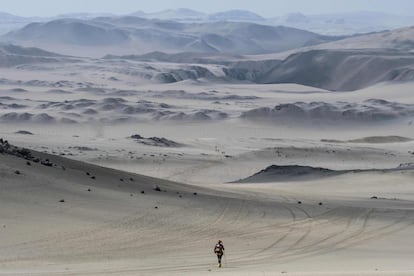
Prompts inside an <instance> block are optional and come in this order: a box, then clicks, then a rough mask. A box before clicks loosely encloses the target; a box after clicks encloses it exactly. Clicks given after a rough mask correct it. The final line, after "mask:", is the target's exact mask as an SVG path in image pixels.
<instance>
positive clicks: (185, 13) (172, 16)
mask: <svg viewBox="0 0 414 276" xmlns="http://www.w3.org/2000/svg"><path fill="white" fill-rule="evenodd" d="M131 15H133V16H139V17H144V18H149V19H161V20H177V21H187V20H189V21H192V20H203V19H204V18H206V16H207V14H205V13H202V12H199V11H195V10H191V9H184V8H181V9H170V10H163V11H160V12H155V13H144V12H137V13H133V14H131Z"/></svg>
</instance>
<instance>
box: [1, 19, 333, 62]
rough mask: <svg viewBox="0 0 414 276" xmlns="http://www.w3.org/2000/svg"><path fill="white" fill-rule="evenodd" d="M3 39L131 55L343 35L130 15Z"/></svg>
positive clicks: (47, 26)
mask: <svg viewBox="0 0 414 276" xmlns="http://www.w3.org/2000/svg"><path fill="white" fill-rule="evenodd" d="M1 39H2V40H3V41H7V42H12V43H15V44H22V45H26V46H34V47H40V48H44V49H46V50H49V51H55V52H58V53H63V54H70V55H82V53H80V52H82V51H85V48H90V50H91V49H92V48H91V47H93V49H92V50H93V51H94V52H95V53H100V51H99V50H100V48H102V54H103V53H104V52H105V51H106V52H105V54H111V53H112V54H114V53H119V52H122V51H123V53H124V54H125V52H128V51H129V54H143V53H146V52H150V51H164V52H169V53H174V52H175V53H176V52H203V53H228V54H265V53H274V52H281V51H286V50H290V49H295V48H299V47H305V46H311V45H317V44H320V43H326V42H330V41H334V40H337V39H339V38H338V37H328V36H322V35H319V34H316V33H312V32H309V31H303V30H299V29H294V28H289V27H282V26H277V27H274V26H268V25H259V24H255V23H247V22H209V23H180V22H175V21H170V20H158V19H144V18H140V17H133V16H127V17H98V18H94V19H91V20H83V19H57V20H52V21H48V22H40V23H30V24H28V25H26V26H25V27H23V28H21V29H18V30H15V31H12V32H9V33H8V34H6V35H4V36H2V37H1ZM103 48H104V49H103ZM62 49H63V50H62ZM79 49H80V50H79ZM79 51H80V52H79ZM98 56H99V55H98Z"/></svg>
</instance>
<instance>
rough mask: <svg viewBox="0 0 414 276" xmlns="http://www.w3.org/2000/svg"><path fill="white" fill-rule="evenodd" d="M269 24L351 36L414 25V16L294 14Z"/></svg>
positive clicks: (370, 13)
mask: <svg viewBox="0 0 414 276" xmlns="http://www.w3.org/2000/svg"><path fill="white" fill-rule="evenodd" d="M268 23H269V24H275V25H285V26H290V27H295V28H299V29H304V30H309V31H313V32H317V33H321V34H330V35H338V34H339V35H344V34H346V35H349V34H356V33H369V32H377V31H383V30H389V29H396V28H401V27H405V26H410V25H414V16H401V15H393V14H386V13H378V12H352V13H351V12H350V13H334V14H317V15H304V14H301V13H292V14H287V15H284V16H280V17H278V18H274V19H268Z"/></svg>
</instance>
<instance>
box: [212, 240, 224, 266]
mask: <svg viewBox="0 0 414 276" xmlns="http://www.w3.org/2000/svg"><path fill="white" fill-rule="evenodd" d="M214 253H215V254H216V256H217V260H218V267H221V258H222V257H223V255H224V245H223V242H222V241H221V240H218V241H217V243H216V245H215V246H214Z"/></svg>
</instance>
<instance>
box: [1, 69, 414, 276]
mask: <svg viewBox="0 0 414 276" xmlns="http://www.w3.org/2000/svg"><path fill="white" fill-rule="evenodd" d="M8 72H9V74H10V75H9V76H11V78H12V77H13V76H14V75H13V72H10V71H8ZM14 73H15V74H16V75H15V78H16V79H17V78H21V79H22V80H23V79H24V78H25V76H24V74H20V73H19V72H14ZM38 74H39V75H38V76H36V78H37V79H46V78H47V77H46V75H47V74H46V73H45V75H43V73H42V72H41V71H38ZM55 74H57V75H58V76H62V75H60V74H61V72H55ZM88 76H89V77H88V79H87V80H85V81H89V82H97V79H99V77H96V76H95V77H96V78H97V79H93V76H92V75H88ZM66 77H67V79H69V80H70V77H68V76H66ZM50 78H52V77H50ZM30 79H33V76H29V75H28V76H27V79H25V80H24V81H28V80H30ZM74 79H75V78H74ZM48 81H56V79H55V80H53V78H52V79H50V80H48ZM112 88H114V89H112ZM412 88H413V86H412V84H410V83H406V84H380V85H377V86H374V87H371V88H368V89H364V90H360V91H355V92H347V93H340V92H335V93H334V92H328V91H323V90H319V89H314V88H310V87H304V86H297V85H263V86H262V85H236V84H234V85H230V84H223V85H220V84H211V83H202V82H200V83H189V82H184V83H177V84H164V85H154V84H151V85H150V84H145V83H142V84H141V85H140V86H137V83H134V81H133V79H132V78H131V79H129V80H123V82H121V83H120V84H114V83H112V82H108V83H107V84H106V86H105V87H103V90H97V89H95V90H93V89H92V90H89V91H87V90H83V89H79V87H72V88H71V87H70V86H69V85H68V84H66V86H65V87H63V88H59V89H56V88H52V87H49V86H48V84H47V85H46V86H38V85H37V86H36V85H33V84H31V85H30V84H21V83H20V84H16V83H7V84H3V85H2V87H1V92H0V96H1V97H4V98H2V103H4V104H5V106H4V108H3V109H2V110H1V112H2V114H6V113H10V112H11V111H12V112H16V113H18V114H24V113H30V114H32V116H28V115H25V116H26V117H27V118H29V117H30V118H29V119H24V118H26V117H24V116H23V120H18V119H16V120H14V119H12V120H5V121H3V122H2V123H1V124H0V136H1V137H3V138H5V139H8V140H9V141H10V143H12V144H14V145H17V146H24V147H27V148H30V149H32V150H34V154H35V155H37V156H40V157H42V158H48V159H50V161H51V162H53V164H55V166H52V167H48V166H43V165H41V164H38V163H33V162H32V163H31V164H30V165H27V160H24V159H21V158H17V157H14V156H10V155H6V154H0V176H1V182H0V248H1V250H0V275H209V274H223V275H284V274H286V275H412V274H413V273H414V272H413V271H414V263H413V262H412V257H413V255H414V241H413V239H412V235H413V233H414V226H413V223H414V205H413V200H414V188H413V179H414V172H413V170H411V169H406V170H397V171H394V170H391V171H389V170H387V169H393V168H396V167H398V166H400V165H402V166H404V164H405V165H407V164H410V163H414V154H413V153H414V142H413V141H412V139H413V138H414V129H413V124H412V120H413V118H412V115H410V113H407V112H405V113H404V112H402V113H401V114H403V115H401V114H400V113H398V112H397V113H395V112H394V113H393V114H397V115H398V114H400V115H401V116H400V115H398V116H396V117H393V118H391V121H389V120H388V119H389V118H388V117H387V120H385V121H383V120H382V118H383V117H381V118H380V120H377V119H375V120H374V121H370V120H368V121H366V120H365V121H364V120H362V121H361V120H359V121H358V120H345V121H342V120H332V118H331V117H330V116H329V114H331V113H327V114H328V115H327V116H325V117H324V116H323V113H318V114H319V115H318V116H319V117H318V118H315V120H310V121H301V117H298V118H295V119H296V122H295V123H294V124H290V123H289V120H288V119H289V117H286V116H285V117H284V119H283V120H278V119H276V120H270V121H266V122H263V121H255V120H246V119H244V118H243V117H242V116H241V114H242V113H243V112H247V111H249V110H253V109H256V108H262V107H267V108H275V107H276V106H278V105H280V104H293V103H296V102H298V101H301V102H304V103H305V104H311V103H312V102H319V103H320V102H326V103H329V104H330V108H337V107H338V108H339V107H340V106H343V105H346V104H344V103H343V102H346V103H352V104H355V105H354V106H353V108H354V109H356V110H359V109H361V110H362V111H363V109H364V108H366V110H370V109H369V108H370V107H369V106H368V107H367V105H366V104H364V103H366V102H365V101H367V100H370V99H382V100H386V101H388V102H389V103H385V106H387V108H388V109H384V110H385V112H390V110H391V111H393V110H394V109H393V108H396V109H398V110H401V108H406V107H407V106H409V107H410V108H411V105H413V104H414V98H413V94H412V93H411V92H412ZM16 89H19V90H16ZM133 89H134V91H137V90H138V91H143V92H145V93H132V94H129V95H128V93H127V92H125V91H126V90H133ZM121 90H123V92H122V91H121ZM149 90H151V91H152V92H148V91H149ZM179 90H183V91H184V92H178V93H177V92H174V93H172V94H168V93H163V92H165V91H179ZM213 90H215V91H216V92H211V91H213ZM120 91H121V92H122V93H121V92H120ZM114 92H117V93H118V94H116V93H115V94H113V93H114ZM203 92H209V93H203ZM210 92H211V93H210ZM111 93H112V94H111ZM200 93H201V94H200ZM161 95H163V97H161ZM165 95H168V97H167V96H165ZM229 95H232V96H231V97H230V98H226V97H227V96H229ZM234 95H236V96H237V97H236V96H234ZM213 96H214V97H213ZM7 97H9V98H7ZM111 98H112V100H109V99H111ZM113 98H117V99H118V100H114V99H113ZM206 98H207V100H206ZM80 99H83V100H81V101H80ZM65 101H67V102H65ZM70 101H76V102H70ZM338 102H341V103H340V104H337V103H338ZM12 104H16V105H22V106H24V107H21V110H19V106H10V105H12ZM305 104H301V105H300V106H301V107H303V105H305ZM69 105H72V107H68V106H69ZM105 105H112V108H110V106H106V109H105V108H104V107H105ZM364 105H365V106H364ZM128 106H132V107H134V108H141V109H139V110H138V109H134V110H135V111H136V113H134V112H132V113H133V114H132V115H131V114H129V115H131V116H130V117H132V119H131V118H129V120H128V121H127V122H124V123H119V121H117V123H116V124H113V122H111V121H110V120H109V119H108V118H116V117H118V116H120V115H119V114H120V113H122V110H124V109H125V108H128ZM390 106H391V107H390ZM65 108H67V110H64V109H65ZM87 108H89V109H90V110H89V114H88V112H87V113H85V111H86V109H87ZM145 108H147V109H150V110H151V111H150V112H149V113H151V116H152V115H153V112H160V111H163V110H164V109H169V110H170V111H171V112H173V113H174V114H175V115H177V114H179V113H180V112H182V113H184V114H185V116H184V115H181V117H180V116H178V117H175V120H172V119H171V118H164V119H159V118H158V119H157V118H154V117H151V116H143V117H141V115H142V112H143V111H142V109H145ZM306 108H308V105H306ZM10 109H11V110H10ZM120 110H121V111H120ZM127 110H130V109H127ZM134 110H131V111H134ZM211 110H214V111H211ZM306 110H307V109H306ZM329 110H331V109H329ZM366 110H365V111H366ZM379 110H380V111H381V112H382V111H383V109H379ZM93 111H97V112H98V113H97V114H95V113H94V112H93ZM124 111H125V110H124ZM164 111H165V110H164ZM375 111H376V112H377V111H378V110H377V109H375ZM200 112H201V113H200ZM42 113H44V114H47V116H46V115H39V114H42ZM221 113H223V114H227V116H225V117H224V116H222V117H220V115H219V114H221ZM145 114H146V113H145ZM163 114H164V115H163V116H166V113H163ZM171 114H172V113H171ZM194 114H195V115H194ZM321 114H322V115H321ZM124 115H125V113H122V114H121V116H120V117H122V116H124ZM146 115H148V114H146ZM192 115H194V116H195V117H194V116H193V117H191V116H192ZM288 115H289V116H295V114H291V113H289V114H288ZM10 116H11V115H9V117H6V118H11V117H10ZM16 116H17V117H16V118H19V116H20V115H16ZM36 116H37V117H36ZM48 116H50V117H52V118H53V119H50V118H49V117H48ZM188 116H190V117H188ZM205 116H208V117H209V118H210V119H209V120H204V119H205ZM63 118H68V119H72V120H73V122H70V121H64V120H63V121H62V119H63ZM105 118H106V119H108V120H101V119H105ZM203 118H204V119H203ZM276 118H278V117H277V116H276ZM375 118H376V117H375ZM3 119H4V118H3ZM136 134H137V135H140V136H142V137H143V138H142V139H141V138H140V139H138V140H137V139H131V138H130V137H131V136H132V135H136ZM397 136H398V137H400V138H399V139H396V138H395V137H397ZM136 137H138V136H136ZM154 137H155V138H154ZM370 137H371V138H370ZM372 137H377V138H375V139H374V142H373V140H372ZM378 137H380V138H378ZM161 138H165V139H166V140H162V139H161ZM378 141H379V142H378ZM173 142H174V143H173ZM84 162H85V163H84ZM270 165H301V166H312V167H322V168H326V169H330V170H366V171H364V172H361V173H352V172H350V173H344V174H341V175H337V176H329V177H318V176H317V175H316V176H312V175H311V176H310V177H309V178H308V179H300V180H289V181H287V180H286V181H285V180H282V181H281V180H280V178H278V175H273V176H272V177H275V178H270V179H268V181H266V183H252V182H249V183H237V180H239V179H244V178H246V177H249V176H251V175H253V174H255V173H257V172H259V171H261V170H263V169H264V168H266V167H268V166H270ZM407 166H409V165H407ZM372 169H374V170H372ZM17 170H18V171H19V174H17V173H16V171H17ZM143 175H147V176H143ZM149 176H151V177H149ZM92 177H94V178H92ZM152 177H155V178H152ZM161 179H164V180H161ZM234 181H236V182H234ZM230 182H231V183H230ZM184 183H185V184H184ZM156 185H157V186H158V187H159V188H160V189H161V191H155V190H154V187H155V186H156ZM142 192H143V193H142ZM217 239H222V240H223V241H224V245H225V247H226V255H225V258H224V264H223V268H221V269H219V268H217V267H216V257H215V256H214V254H213V252H212V247H213V245H214V243H215V241H216V240H217Z"/></svg>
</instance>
